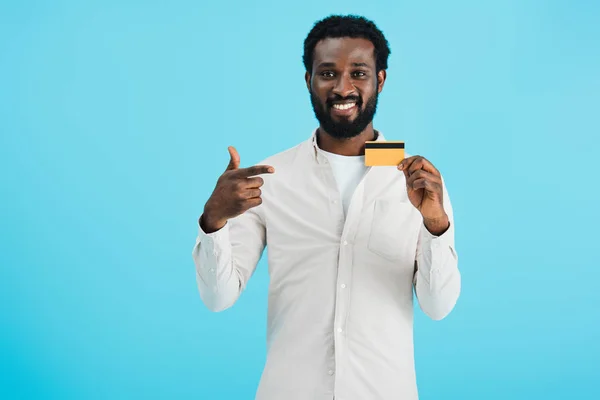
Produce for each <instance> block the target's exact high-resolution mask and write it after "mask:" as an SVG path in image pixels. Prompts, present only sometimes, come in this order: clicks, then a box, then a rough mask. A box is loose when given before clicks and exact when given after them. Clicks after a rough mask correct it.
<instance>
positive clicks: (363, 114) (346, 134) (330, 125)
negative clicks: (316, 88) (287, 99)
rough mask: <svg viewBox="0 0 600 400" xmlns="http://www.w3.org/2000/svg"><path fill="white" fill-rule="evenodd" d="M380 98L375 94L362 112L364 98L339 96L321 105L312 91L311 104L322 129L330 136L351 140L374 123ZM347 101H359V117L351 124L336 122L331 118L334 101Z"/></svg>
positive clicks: (350, 122)
mask: <svg viewBox="0 0 600 400" xmlns="http://www.w3.org/2000/svg"><path fill="white" fill-rule="evenodd" d="M378 97H379V93H377V92H376V93H375V94H374V95H373V96H371V98H370V99H369V101H367V104H366V106H365V109H364V110H362V109H361V108H362V98H360V97H358V98H357V97H349V98H346V99H344V98H342V97H340V96H337V97H336V98H335V99H328V100H327V105H326V106H323V105H321V101H320V100H319V98H318V97H317V96H315V94H314V93H313V92H312V90H311V91H310V102H311V103H312V106H313V110H314V112H315V117H317V120H318V121H319V123H320V124H321V127H322V128H323V129H324V130H325V132H327V133H328V134H329V135H331V136H333V137H334V138H337V139H349V138H353V137H355V136H357V135H359V134H360V133H361V132H362V131H364V130H365V128H366V127H367V126H368V125H369V124H370V123H371V121H373V117H375V113H376V112H377V100H378ZM347 99H355V100H357V103H356V106H357V107H358V115H357V117H356V119H354V121H349V122H345V121H343V122H335V121H334V120H333V119H332V118H331V108H332V101H341V100H347Z"/></svg>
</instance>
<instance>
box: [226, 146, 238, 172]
mask: <svg viewBox="0 0 600 400" xmlns="http://www.w3.org/2000/svg"><path fill="white" fill-rule="evenodd" d="M227 150H228V151H229V165H227V169H226V171H232V170H235V169H238V168H239V166H240V155H239V154H238V152H237V150H236V149H235V147H233V146H229V147H228V148H227Z"/></svg>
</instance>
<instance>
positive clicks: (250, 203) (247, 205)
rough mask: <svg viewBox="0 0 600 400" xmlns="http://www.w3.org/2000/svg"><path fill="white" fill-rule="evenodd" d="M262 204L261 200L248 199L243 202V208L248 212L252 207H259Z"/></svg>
mask: <svg viewBox="0 0 600 400" xmlns="http://www.w3.org/2000/svg"><path fill="white" fill-rule="evenodd" d="M261 204H262V198H260V197H254V198H252V199H248V200H246V201H245V202H244V207H245V208H246V210H249V209H251V208H253V207H256V206H259V205H261Z"/></svg>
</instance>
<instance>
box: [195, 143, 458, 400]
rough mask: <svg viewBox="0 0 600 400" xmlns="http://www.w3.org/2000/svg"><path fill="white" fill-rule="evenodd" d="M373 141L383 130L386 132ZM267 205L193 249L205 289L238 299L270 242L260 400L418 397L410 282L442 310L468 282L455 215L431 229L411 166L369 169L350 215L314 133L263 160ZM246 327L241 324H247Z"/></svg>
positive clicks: (213, 296)
mask: <svg viewBox="0 0 600 400" xmlns="http://www.w3.org/2000/svg"><path fill="white" fill-rule="evenodd" d="M377 140H385V139H384V137H383V135H381V133H380V134H379V136H378V138H377ZM260 164H267V165H272V166H273V167H274V168H275V173H274V174H267V175H262V177H263V179H264V181H265V183H264V185H263V187H262V188H261V189H262V193H263V194H262V199H263V203H262V204H261V205H260V206H258V207H255V208H252V209H250V210H248V211H247V212H246V213H244V214H242V215H240V216H239V217H236V218H233V219H230V220H229V221H228V222H227V224H226V225H225V226H224V227H223V228H222V229H220V230H219V231H216V232H213V233H211V234H206V233H204V232H203V231H202V229H201V228H200V229H199V233H198V237H197V239H196V244H195V246H194V249H193V253H192V255H193V259H194V262H195V265H196V272H197V274H196V276H197V283H198V289H199V292H200V296H201V298H202V300H203V302H204V303H205V304H206V306H207V307H208V308H209V309H210V310H212V311H220V310H224V309H226V308H228V307H231V306H232V305H233V304H234V303H235V302H236V300H237V299H238V297H239V296H240V293H241V292H242V291H243V290H244V287H245V286H246V284H247V282H248V280H249V279H250V277H251V276H252V274H253V272H254V271H255V268H256V265H257V263H258V261H259V259H260V258H261V256H262V254H263V251H264V249H265V248H267V256H268V268H269V275H270V287H269V297H268V315H267V319H268V329H267V352H268V353H267V359H266V364H265V366H264V370H263V374H262V377H261V380H260V384H259V388H258V391H257V394H256V399H257V400H283V399H285V400H309V399H310V400H332V399H333V398H335V399H336V400H392V399H399V400H400V399H402V400H416V399H418V393H417V384H416V377H415V368H414V350H413V288H414V291H415V294H416V298H417V299H418V303H419V305H420V308H421V309H422V310H423V312H425V313H426V314H427V315H428V316H430V317H431V318H433V319H435V320H439V319H442V318H444V317H445V316H446V315H447V314H448V313H449V312H450V311H451V310H452V309H453V308H454V305H455V303H456V301H457V299H458V296H459V292H460V285H461V278H460V273H459V270H458V266H457V262H458V258H457V253H456V250H455V247H454V219H453V214H452V207H451V204H450V200H449V197H448V193H447V191H446V187H445V184H444V208H445V211H446V213H447V214H448V216H449V218H450V228H449V229H448V230H447V231H446V232H445V233H444V234H442V235H441V236H439V237H437V236H433V235H432V234H431V233H429V231H428V230H427V229H426V228H425V225H424V224H423V218H422V216H421V214H420V213H419V211H418V210H417V209H416V208H415V207H414V206H413V205H412V204H411V203H410V201H409V199H408V196H407V191H406V181H405V178H404V173H403V172H402V171H398V169H397V168H396V167H370V168H368V169H367V172H366V173H365V175H364V177H363V179H362V180H361V181H360V183H359V184H358V186H357V187H356V190H355V191H354V195H353V197H352V200H351V202H350V207H349V209H348V214H347V216H346V218H344V211H343V208H342V204H341V203H342V202H341V201H340V193H339V191H338V186H337V185H336V182H335V179H334V176H333V173H332V170H331V167H330V166H329V165H328V161H327V157H326V156H325V155H324V154H323V152H322V151H321V150H320V149H319V148H318V145H317V142H316V131H315V132H313V135H312V136H311V138H310V139H309V140H307V141H306V142H303V143H301V144H299V145H297V146H295V147H293V148H291V149H289V150H287V151H284V152H282V153H279V154H276V155H274V156H272V157H269V158H267V159H266V160H264V161H263V162H261V163H260ZM240 328H241V327H240Z"/></svg>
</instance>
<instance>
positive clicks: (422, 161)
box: [408, 156, 440, 176]
mask: <svg viewBox="0 0 600 400" xmlns="http://www.w3.org/2000/svg"><path fill="white" fill-rule="evenodd" d="M420 169H422V170H425V171H427V172H430V173H432V174H434V175H439V174H440V173H439V171H438V170H437V169H436V168H435V167H434V166H433V164H432V163H431V162H430V161H429V160H427V159H426V158H425V157H421V156H418V157H417V159H416V160H415V161H414V162H413V163H412V164H411V165H410V168H409V171H408V175H409V176H410V175H411V174H413V173H414V172H415V171H417V170H420Z"/></svg>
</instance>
